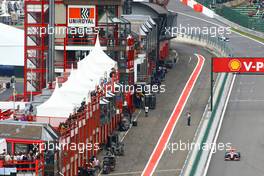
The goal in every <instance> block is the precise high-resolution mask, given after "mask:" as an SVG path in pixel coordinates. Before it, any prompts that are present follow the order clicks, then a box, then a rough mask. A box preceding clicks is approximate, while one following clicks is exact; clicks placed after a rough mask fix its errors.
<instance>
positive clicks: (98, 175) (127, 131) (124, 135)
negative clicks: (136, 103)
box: [98, 109, 141, 176]
mask: <svg viewBox="0 0 264 176" xmlns="http://www.w3.org/2000/svg"><path fill="white" fill-rule="evenodd" d="M140 113H141V109H140V110H139V112H138V114H137V115H136V117H135V120H137V119H138V117H139V115H140ZM131 128H132V126H130V128H129V129H128V130H127V131H126V133H125V135H124V136H123V137H122V139H121V142H123V140H124V139H125V137H126V135H127V134H128V132H129V131H130V129H131ZM101 174H102V170H101V171H100V172H99V174H98V176H100V175H101Z"/></svg>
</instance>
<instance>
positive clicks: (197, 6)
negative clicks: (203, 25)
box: [193, 4, 203, 12]
mask: <svg viewBox="0 0 264 176" xmlns="http://www.w3.org/2000/svg"><path fill="white" fill-rule="evenodd" d="M193 9H194V10H195V11H196V12H202V11H203V6H202V5H201V4H195V5H194V6H193Z"/></svg>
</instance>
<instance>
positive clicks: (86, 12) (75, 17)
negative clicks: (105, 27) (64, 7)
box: [68, 5, 95, 27]
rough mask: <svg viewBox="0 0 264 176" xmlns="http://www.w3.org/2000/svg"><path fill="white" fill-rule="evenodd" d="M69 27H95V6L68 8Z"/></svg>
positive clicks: (72, 6)
mask: <svg viewBox="0 0 264 176" xmlns="http://www.w3.org/2000/svg"><path fill="white" fill-rule="evenodd" d="M68 26H69V27H95V6H78V5H69V6H68Z"/></svg>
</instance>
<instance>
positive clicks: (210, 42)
mask: <svg viewBox="0 0 264 176" xmlns="http://www.w3.org/2000/svg"><path fill="white" fill-rule="evenodd" d="M178 36H179V37H182V38H186V39H190V40H192V41H197V42H199V43H204V44H206V45H207V46H210V48H214V50H215V51H216V52H218V53H221V55H223V56H232V50H231V49H230V48H229V46H228V45H227V43H226V42H224V41H221V40H219V38H218V37H217V36H216V37H211V36H209V35H205V34H191V35H186V34H179V35H178Z"/></svg>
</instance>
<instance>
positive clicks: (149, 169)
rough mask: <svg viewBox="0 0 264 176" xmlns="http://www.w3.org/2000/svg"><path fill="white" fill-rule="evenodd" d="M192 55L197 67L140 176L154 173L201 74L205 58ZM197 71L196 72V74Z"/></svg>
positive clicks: (148, 175) (149, 175)
mask: <svg viewBox="0 0 264 176" xmlns="http://www.w3.org/2000/svg"><path fill="white" fill-rule="evenodd" d="M194 55H195V56H196V57H197V58H198V62H197V65H196V67H195V68H194V70H193V72H192V74H191V75H190V77H189V79H188V81H187V82H186V85H185V87H184V89H183V91H182V93H181V95H180V97H179V100H178V102H177V104H176V105H175V107H174V110H173V112H172V114H171V116H170V118H169V120H168V122H167V124H166V125H165V128H164V130H163V131H162V134H161V136H160V138H159V140H158V142H157V144H156V146H155V148H154V150H153V152H152V154H151V156H150V158H149V160H148V162H147V164H146V166H145V168H144V170H143V172H142V174H141V176H151V175H153V173H154V171H155V169H156V167H157V165H158V163H159V161H160V159H161V157H162V155H163V153H164V151H165V146H166V145H167V144H168V141H169V139H170V138H171V135H172V133H173V131H174V129H175V126H176V124H177V121H178V120H179V117H180V115H181V113H182V111H183V108H184V107H185V104H186V102H187V100H188V99H189V96H190V94H191V92H192V90H193V87H194V86H195V83H196V81H197V79H198V77H199V75H200V73H201V71H202V69H203V65H204V61H205V58H204V57H203V56H202V55H199V54H194ZM199 63H200V64H201V67H200V69H199V70H198V68H199ZM197 70H198V72H197V73H196V71H197ZM194 74H195V75H194ZM192 79H195V80H194V83H193V84H191V85H190V81H191V80H192ZM188 86H190V90H189V91H188V93H187V95H186V97H185V98H184V99H185V100H184V102H181V101H182V98H183V95H184V94H185V93H186V90H187V89H188ZM180 102H181V103H182V105H180V104H179V103H180ZM179 106H180V107H181V106H182V107H181V108H180V110H179V112H176V110H177V108H179ZM175 114H176V116H177V118H176V120H175V123H173V127H172V130H171V131H167V129H168V127H169V126H170V125H171V120H172V118H173V117H174V116H175ZM165 133H166V135H165ZM167 133H168V137H164V136H167ZM164 141H165V144H164V145H163V146H161V145H160V144H161V143H163V142H164ZM157 155H158V156H157ZM154 157H155V158H156V157H157V159H156V160H154V161H155V162H154V163H153V161H152V160H153V158H154Z"/></svg>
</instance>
